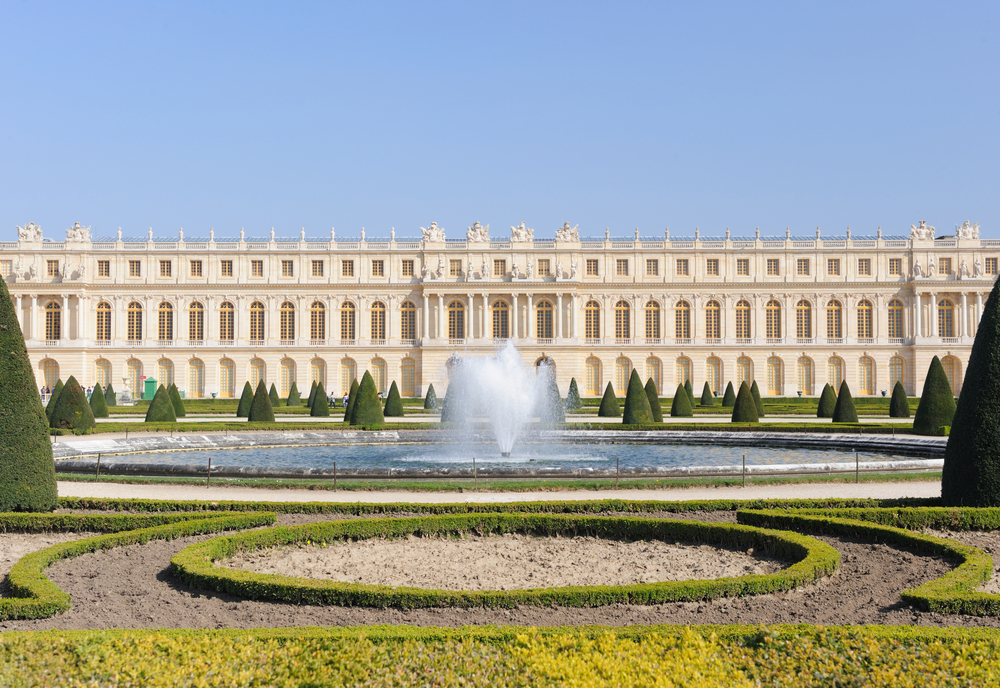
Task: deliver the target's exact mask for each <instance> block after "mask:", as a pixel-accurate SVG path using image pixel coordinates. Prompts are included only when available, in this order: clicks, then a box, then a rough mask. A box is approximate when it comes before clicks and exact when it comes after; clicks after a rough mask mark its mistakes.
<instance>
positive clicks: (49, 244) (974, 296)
mask: <svg viewBox="0 0 1000 688" xmlns="http://www.w3.org/2000/svg"><path fill="white" fill-rule="evenodd" d="M422 233H423V236H422V237H421V238H419V239H397V238H396V237H395V232H393V233H392V236H390V237H388V238H366V237H365V236H364V232H363V231H362V236H360V237H354V238H342V237H337V236H336V235H335V233H334V232H333V231H332V230H331V233H330V236H329V237H323V238H307V237H306V236H305V232H304V231H303V232H302V233H301V234H300V236H299V237H297V238H293V239H281V238H275V236H274V231H273V230H272V231H271V234H270V236H268V237H263V238H246V237H245V236H244V234H243V232H242V230H241V236H240V238H239V239H228V238H227V239H222V238H216V237H215V236H214V232H211V233H209V236H208V237H201V238H186V237H185V236H184V233H183V231H181V233H180V235H179V236H177V237H171V238H155V237H153V233H152V230H150V231H149V233H148V235H147V236H144V237H140V238H122V233H121V230H119V232H118V234H117V236H116V237H108V238H104V239H100V238H91V236H90V231H89V228H87V227H81V226H80V225H79V223H77V224H76V225H75V226H74V227H72V228H70V229H68V230H66V238H65V240H60V241H50V240H46V239H44V238H43V236H42V232H41V229H40V228H39V227H38V226H36V225H33V224H29V225H26V226H25V227H18V235H19V240H18V241H16V242H9V243H0V274H2V275H3V277H4V278H5V279H6V281H7V285H8V289H9V290H10V293H11V296H12V298H13V300H14V303H15V306H16V309H17V314H18V317H19V322H20V325H21V329H22V331H23V332H24V335H25V340H26V342H27V347H28V353H29V355H30V358H31V362H32V365H33V366H34V369H35V372H36V378H37V379H36V381H37V384H38V386H42V385H49V386H52V385H53V384H55V382H56V380H57V379H58V378H62V379H64V380H65V379H66V378H68V377H69V376H70V375H75V376H76V377H77V379H78V380H79V381H80V382H81V383H82V384H84V385H88V384H93V383H95V382H99V383H100V384H101V385H102V386H106V385H107V384H108V383H113V384H114V386H115V389H116V390H118V391H119V392H120V391H122V389H123V387H127V388H128V389H130V390H131V392H132V394H133V395H139V394H141V393H142V389H143V380H144V378H154V379H156V380H157V381H158V382H162V383H167V382H170V381H173V382H174V383H176V384H177V386H178V388H179V389H180V390H181V391H182V392H183V393H185V394H186V396H187V397H189V398H190V397H212V396H220V397H232V396H234V395H238V394H239V393H240V392H241V390H242V387H243V384H244V381H247V380H249V381H250V382H251V383H252V384H254V385H256V382H257V381H258V380H264V381H265V382H266V383H267V384H268V385H270V384H271V383H272V382H273V383H275V384H276V386H277V387H278V389H279V392H280V394H281V395H282V396H284V395H285V394H287V391H288V388H289V386H290V385H291V383H292V381H293V380H294V381H296V383H297V386H298V388H299V390H300V392H301V393H302V394H303V395H304V394H305V393H306V391H308V389H309V385H310V383H311V381H313V380H321V381H322V382H323V384H324V386H325V389H326V390H327V392H328V393H336V394H342V393H344V392H346V391H347V389H348V388H349V386H350V384H351V381H352V380H353V379H354V378H355V377H360V376H361V375H362V374H363V373H364V371H365V370H368V371H371V373H372V375H373V376H374V378H375V380H376V383H377V384H378V385H379V387H380V388H381V389H383V390H387V389H388V386H389V384H390V383H391V382H392V381H393V380H395V381H397V384H398V385H399V388H400V391H401V393H402V394H403V395H404V396H422V395H423V394H424V392H425V390H426V389H427V387H428V386H429V385H430V384H431V383H433V384H434V387H435V389H436V390H437V392H438V394H442V393H444V392H445V391H446V389H447V380H448V372H447V371H448V362H449V359H450V358H451V357H452V356H453V355H454V354H455V353H456V352H458V353H463V354H465V353H473V354H481V355H488V354H490V353H491V352H492V351H493V350H494V348H495V346H496V345H497V343H499V342H503V341H505V340H513V342H514V343H515V345H516V346H517V347H518V349H519V350H520V351H521V353H522V355H523V357H524V359H525V361H526V362H528V363H535V364H536V365H538V364H541V363H543V362H544V363H551V364H554V366H555V369H556V372H557V380H558V383H559V387H560V390H561V391H562V392H563V393H564V394H565V393H566V391H567V389H568V386H569V383H570V379H571V378H574V377H575V378H576V379H577V383H578V385H579V389H580V393H581V394H582V395H586V396H599V395H601V394H602V393H603V391H604V387H605V385H606V384H607V383H608V382H609V381H610V382H612V383H613V384H614V387H615V390H616V391H617V392H618V393H619V394H624V392H625V389H626V386H627V380H628V377H629V375H630V373H631V371H632V369H633V368H637V369H638V371H639V373H640V374H641V376H642V378H643V379H644V380H645V379H646V378H648V377H652V378H653V379H654V380H655V381H656V384H657V385H658V386H659V388H660V390H661V393H662V394H663V395H665V396H671V395H672V394H673V392H674V389H675V388H676V385H677V384H678V383H683V382H684V381H685V380H687V379H690V380H691V381H692V383H693V385H694V388H695V390H696V394H697V393H698V392H699V391H700V390H701V388H702V385H703V384H704V382H706V381H707V382H708V384H709V386H710V387H711V388H712V389H713V390H717V391H718V392H719V393H720V394H721V392H722V391H723V390H724V389H725V386H726V383H727V382H728V381H733V382H734V384H738V383H739V382H741V381H742V380H748V381H749V380H753V379H756V380H757V381H758V385H759V387H760V389H761V393H762V394H770V395H778V396H795V395H797V394H801V395H802V396H812V395H818V394H819V393H820V392H821V391H822V388H823V385H824V384H825V383H827V382H830V383H832V384H833V385H834V387H839V385H840V381H841V380H847V381H848V383H849V385H850V387H851V390H852V392H853V393H854V394H855V395H861V396H864V395H880V394H883V393H885V392H890V391H891V389H892V386H893V385H894V384H895V382H896V381H897V380H901V381H902V382H903V384H904V386H905V388H906V391H907V393H908V394H911V395H915V394H919V393H920V391H921V387H922V384H923V379H924V376H925V374H926V372H927V367H928V365H929V363H930V360H931V358H932V357H933V356H935V355H937V356H939V357H941V359H942V361H943V362H944V365H945V370H946V371H947V373H948V376H949V378H950V380H951V381H952V385H953V388H954V389H955V390H956V392H959V391H960V390H961V385H962V376H963V373H964V369H965V363H966V361H967V360H968V357H969V353H970V350H971V345H972V341H973V338H974V337H975V334H976V327H977V325H978V322H979V317H980V314H981V313H982V308H983V302H984V300H985V299H986V298H987V296H988V295H989V292H990V290H991V289H992V286H993V282H994V280H995V279H996V276H997V271H998V264H997V261H998V258H1000V241H996V240H983V239H980V238H979V229H978V225H972V226H969V224H968V223H966V224H965V225H963V226H962V227H961V228H959V230H958V232H957V233H956V234H955V235H954V236H948V237H935V232H934V228H933V227H928V226H926V224H924V223H920V225H915V226H912V227H911V228H910V231H909V232H908V233H906V234H905V235H903V236H882V232H881V230H879V231H878V233H877V234H876V235H873V236H852V235H851V233H850V230H848V232H847V234H846V235H843V236H822V235H821V234H820V231H819V230H816V234H815V236H806V237H801V236H792V235H791V234H790V233H789V232H788V231H787V230H786V232H785V235H784V236H777V237H768V236H764V237H762V236H761V235H760V232H759V231H758V232H757V233H756V235H754V236H750V237H733V236H730V234H729V232H728V230H727V231H726V234H725V236H717V237H703V236H701V235H700V232H698V231H696V232H695V233H694V236H689V237H676V236H674V237H671V236H670V234H669V231H667V232H666V233H665V235H664V236H661V237H652V238H651V237H640V236H639V235H638V230H637V231H636V233H635V236H633V237H629V238H612V237H610V236H609V235H608V234H607V233H605V236H603V237H595V238H586V237H584V238H581V237H580V236H579V234H578V231H577V229H576V228H573V227H570V226H569V225H568V223H567V224H566V225H564V226H563V227H561V228H559V229H558V230H557V234H556V238H555V239H554V240H550V239H545V240H537V239H534V237H533V232H532V230H530V229H527V228H525V227H524V225H523V224H522V225H520V226H519V227H512V228H511V233H510V236H508V237H504V238H502V239H496V238H491V237H490V236H489V227H488V226H486V227H483V226H481V225H479V224H478V223H476V224H474V225H473V226H472V227H469V228H467V231H466V232H465V238H463V239H448V238H446V236H445V232H444V230H443V229H442V228H440V227H437V225H436V224H433V223H432V225H431V227H429V228H422Z"/></svg>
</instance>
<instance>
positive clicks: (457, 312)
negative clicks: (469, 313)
mask: <svg viewBox="0 0 1000 688" xmlns="http://www.w3.org/2000/svg"><path fill="white" fill-rule="evenodd" d="M448 339H465V305H464V304H463V303H462V302H461V301H452V302H451V303H449V304H448Z"/></svg>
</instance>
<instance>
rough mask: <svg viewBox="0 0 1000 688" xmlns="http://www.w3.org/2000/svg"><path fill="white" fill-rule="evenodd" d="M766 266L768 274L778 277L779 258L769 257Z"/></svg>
mask: <svg viewBox="0 0 1000 688" xmlns="http://www.w3.org/2000/svg"><path fill="white" fill-rule="evenodd" d="M765 267H766V268H767V274H768V275H770V276H771V277H776V276H777V275H778V258H768V259H767V263H766V265H765Z"/></svg>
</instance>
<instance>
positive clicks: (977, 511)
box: [795, 506, 1000, 530]
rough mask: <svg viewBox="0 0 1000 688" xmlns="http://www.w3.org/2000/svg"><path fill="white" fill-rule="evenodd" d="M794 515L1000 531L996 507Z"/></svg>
mask: <svg viewBox="0 0 1000 688" xmlns="http://www.w3.org/2000/svg"><path fill="white" fill-rule="evenodd" d="M795 513H797V514H803V515H812V516H832V517H834V518H849V519H853V520H855V521H870V522H872V523H879V524H881V525H884V526H895V527H896V528H904V529H906V530H920V529H921V528H941V529H947V530H1000V508H997V507H969V506H964V507H941V506H938V507H920V508H914V507H889V508H885V507H881V508H880V507H869V508H865V507H851V508H833V509H795Z"/></svg>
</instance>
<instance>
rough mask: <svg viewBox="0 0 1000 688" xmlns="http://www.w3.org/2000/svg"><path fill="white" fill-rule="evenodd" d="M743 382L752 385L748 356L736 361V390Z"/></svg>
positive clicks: (750, 364) (751, 369)
mask: <svg viewBox="0 0 1000 688" xmlns="http://www.w3.org/2000/svg"><path fill="white" fill-rule="evenodd" d="M744 382H745V383H747V384H748V385H749V384H751V383H753V363H752V361H751V360H750V358H749V357H748V356H740V357H739V358H737V359H736V388H737V389H739V387H740V385H742V384H743V383H744Z"/></svg>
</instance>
